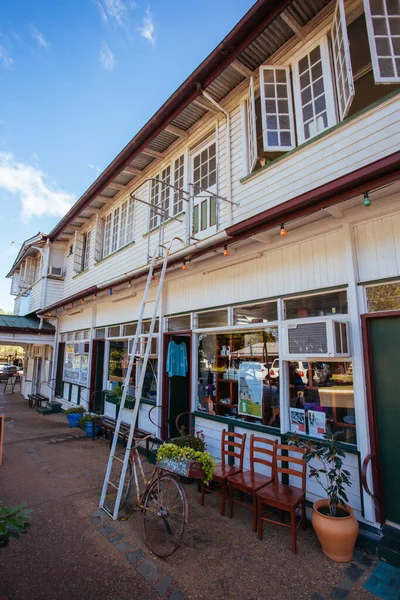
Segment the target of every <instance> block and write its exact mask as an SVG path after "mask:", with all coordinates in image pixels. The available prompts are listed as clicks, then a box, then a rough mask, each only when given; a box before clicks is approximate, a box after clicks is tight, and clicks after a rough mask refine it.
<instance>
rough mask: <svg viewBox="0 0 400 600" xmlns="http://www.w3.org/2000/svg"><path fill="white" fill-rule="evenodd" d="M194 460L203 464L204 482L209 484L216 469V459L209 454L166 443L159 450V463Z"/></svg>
mask: <svg viewBox="0 0 400 600" xmlns="http://www.w3.org/2000/svg"><path fill="white" fill-rule="evenodd" d="M171 459H172V460H176V461H178V462H179V461H184V460H193V461H196V462H198V463H200V464H201V466H202V468H203V471H204V475H205V477H204V482H205V483H209V482H210V481H211V479H212V475H213V473H214V468H215V459H214V457H212V456H211V454H209V453H208V452H200V451H199V450H194V449H193V448H188V447H186V446H183V447H182V448H181V447H180V446H177V445H176V444H173V443H170V442H166V443H164V444H162V445H161V446H160V447H159V449H158V450H157V461H162V460H171Z"/></svg>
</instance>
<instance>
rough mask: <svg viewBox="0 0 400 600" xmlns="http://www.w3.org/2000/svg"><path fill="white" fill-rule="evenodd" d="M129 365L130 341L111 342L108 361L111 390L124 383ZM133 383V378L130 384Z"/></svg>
mask: <svg viewBox="0 0 400 600" xmlns="http://www.w3.org/2000/svg"><path fill="white" fill-rule="evenodd" d="M128 365H129V354H128V340H121V341H118V342H117V341H114V340H113V341H111V342H110V354H109V359H108V381H109V382H110V383H111V388H114V387H116V386H117V385H119V386H120V385H121V384H122V383H124V381H125V376H126V373H127V369H128ZM132 381H133V378H132V376H131V378H130V382H132Z"/></svg>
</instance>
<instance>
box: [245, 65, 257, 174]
mask: <svg viewBox="0 0 400 600" xmlns="http://www.w3.org/2000/svg"><path fill="white" fill-rule="evenodd" d="M246 123H247V146H248V155H249V167H250V171H252V170H253V169H254V167H255V164H256V162H257V127H256V105H255V97H254V78H253V77H250V83H249V95H248V99H247V105H246Z"/></svg>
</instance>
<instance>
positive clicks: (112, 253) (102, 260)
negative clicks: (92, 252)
mask: <svg viewBox="0 0 400 600" xmlns="http://www.w3.org/2000/svg"><path fill="white" fill-rule="evenodd" d="M135 244H136V242H135V240H133V241H132V242H129V244H125V246H121V248H118V250H115V251H114V252H111V254H107V256H105V257H104V258H102V259H101V260H98V261H97V262H95V263H94V266H95V267H97V265H100V264H101V263H103V262H104V261H105V260H108V259H109V258H111V257H113V256H115V255H116V254H119V253H120V252H123V251H124V250H126V249H127V248H130V246H134V245H135Z"/></svg>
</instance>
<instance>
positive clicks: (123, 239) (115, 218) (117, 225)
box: [103, 198, 134, 257]
mask: <svg viewBox="0 0 400 600" xmlns="http://www.w3.org/2000/svg"><path fill="white" fill-rule="evenodd" d="M133 217H134V200H133V199H132V198H129V200H125V202H123V203H122V204H121V206H118V207H117V208H115V209H114V210H113V212H111V213H110V214H108V215H107V216H106V218H105V220H104V233H103V257H105V256H108V255H109V254H111V253H112V252H115V251H116V250H118V249H119V248H122V247H123V246H125V245H126V244H129V243H130V242H132V241H133V235H134V227H133V226H134V220H133Z"/></svg>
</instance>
